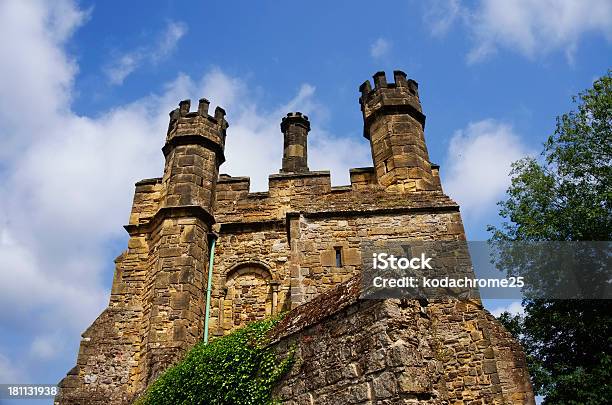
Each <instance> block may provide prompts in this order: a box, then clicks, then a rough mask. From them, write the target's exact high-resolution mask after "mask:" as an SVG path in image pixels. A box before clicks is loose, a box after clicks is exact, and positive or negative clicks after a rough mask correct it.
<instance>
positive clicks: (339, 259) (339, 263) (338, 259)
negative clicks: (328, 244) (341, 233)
mask: <svg viewBox="0 0 612 405" xmlns="http://www.w3.org/2000/svg"><path fill="white" fill-rule="evenodd" d="M334 250H335V251H336V267H342V248H341V247H335V248H334Z"/></svg>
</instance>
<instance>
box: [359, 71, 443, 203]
mask: <svg viewBox="0 0 612 405" xmlns="http://www.w3.org/2000/svg"><path fill="white" fill-rule="evenodd" d="M393 76H394V80H395V83H387V79H386V77H385V72H378V73H376V74H375V75H374V88H373V89H372V85H371V84H370V81H366V82H364V83H363V84H362V85H361V87H360V88H359V90H360V91H361V97H360V99H359V103H360V104H361V111H362V113H363V125H364V127H363V135H364V136H365V137H366V138H367V139H368V140H369V141H370V146H371V148H372V159H373V161H374V168H375V172H376V177H377V179H378V182H379V184H380V185H382V186H383V187H385V188H386V189H389V190H396V191H400V192H404V191H424V190H436V189H437V188H438V186H437V183H438V181H437V180H436V179H435V178H434V173H433V172H432V165H431V162H430V161H429V155H428V153H427V145H425V135H424V130H425V115H424V114H423V112H422V110H421V102H420V100H419V93H418V89H419V86H418V84H417V82H415V81H414V80H407V79H406V74H405V73H404V72H401V71H399V70H396V71H394V72H393Z"/></svg>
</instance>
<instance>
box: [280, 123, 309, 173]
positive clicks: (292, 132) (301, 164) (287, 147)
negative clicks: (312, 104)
mask: <svg viewBox="0 0 612 405" xmlns="http://www.w3.org/2000/svg"><path fill="white" fill-rule="evenodd" d="M280 127H281V132H282V133H283V138H284V140H283V167H282V169H281V170H280V172H281V173H300V172H307V171H308V139H307V138H308V132H309V131H310V121H308V116H306V115H304V114H302V113H301V112H290V113H288V114H287V116H286V117H283V119H282V121H281V124H280Z"/></svg>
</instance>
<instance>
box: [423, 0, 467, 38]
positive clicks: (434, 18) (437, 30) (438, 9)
mask: <svg viewBox="0 0 612 405" xmlns="http://www.w3.org/2000/svg"><path fill="white" fill-rule="evenodd" d="M463 10H464V9H463V7H462V5H461V0H434V1H431V2H428V3H427V7H426V10H425V14H424V16H423V18H424V20H425V23H426V24H427V25H428V26H429V29H430V31H431V33H432V35H434V36H443V35H446V33H447V32H448V31H449V30H450V28H451V27H452V26H453V24H455V22H456V21H457V19H459V18H460V17H461V16H462V14H463Z"/></svg>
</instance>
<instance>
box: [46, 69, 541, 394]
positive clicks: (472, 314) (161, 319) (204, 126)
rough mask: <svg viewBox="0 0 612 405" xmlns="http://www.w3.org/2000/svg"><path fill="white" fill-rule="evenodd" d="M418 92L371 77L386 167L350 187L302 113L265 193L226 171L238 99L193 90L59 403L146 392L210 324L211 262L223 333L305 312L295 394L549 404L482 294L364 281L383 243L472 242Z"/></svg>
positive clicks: (286, 335)
mask: <svg viewBox="0 0 612 405" xmlns="http://www.w3.org/2000/svg"><path fill="white" fill-rule="evenodd" d="M417 90H418V86H417V83H416V82H415V81H413V80H408V79H407V78H406V75H405V74H404V73H403V72H400V71H395V72H394V83H387V81H386V79H385V74H384V73H383V72H379V73H376V74H375V75H374V87H372V85H371V83H370V82H369V81H367V82H365V83H364V84H363V85H361V87H360V92H361V97H360V99H359V101H360V104H361V110H362V112H363V119H364V135H365V137H366V138H367V139H368V140H369V142H370V145H371V150H372V163H373V166H372V167H362V168H353V169H350V184H348V185H344V186H332V184H331V175H330V172H329V171H316V170H310V169H309V167H308V161H307V158H308V154H307V140H308V132H309V130H310V121H309V119H308V117H306V116H305V115H304V114H301V113H297V112H292V113H289V114H287V116H285V117H283V118H282V121H281V124H280V132H281V133H282V135H283V137H284V151H283V156H282V168H281V170H280V172H279V173H274V174H271V175H270V176H269V178H268V179H269V180H268V190H267V191H263V192H251V190H250V179H249V177H246V176H230V175H228V174H219V166H220V165H221V163H223V161H224V160H225V158H224V145H225V136H226V129H227V127H228V124H227V121H226V120H225V113H224V111H223V110H222V109H221V108H217V109H216V110H215V112H214V115H212V116H211V115H209V114H208V107H209V103H208V101H207V100H205V99H202V100H200V102H199V104H198V109H197V111H194V112H191V111H190V103H189V101H182V102H180V104H179V108H178V109H176V110H174V111H172V112H171V113H170V125H169V127H168V133H167V137H166V142H165V145H164V147H163V154H164V157H165V167H164V173H163V177H160V178H154V179H146V180H141V181H139V182H138V183H136V190H135V194H134V202H133V206H132V212H131V214H130V220H129V224H128V225H126V226H125V228H126V230H127V231H128V233H129V236H130V238H129V241H128V247H127V250H126V251H125V252H123V253H122V254H121V255H120V256H119V257H117V259H116V260H115V263H116V270H115V277H114V280H113V287H112V291H111V297H110V303H109V306H108V308H106V309H105V310H104V311H103V312H102V314H101V315H100V316H99V317H98V318H97V319H96V320H95V321H94V323H93V324H92V325H91V326H90V327H89V328H88V329H87V330H86V331H85V332H84V333H83V335H82V337H83V339H82V340H81V345H80V350H79V355H78V358H77V364H76V366H75V367H74V368H73V369H72V370H70V371H69V372H68V375H67V376H66V378H64V379H63V380H62V382H61V383H60V395H59V396H58V397H57V399H56V402H57V403H59V404H62V405H68V404H69V405H77V404H78V405H82V404H95V405H102V404H104V405H107V404H111V405H124V404H129V403H131V402H133V400H134V398H135V397H137V396H138V395H139V394H140V393H141V392H142V391H143V390H144V389H145V388H146V387H147V386H148V385H149V384H150V383H151V381H153V379H154V378H155V377H156V376H158V375H159V374H160V373H161V372H162V371H163V370H165V369H166V368H168V367H169V366H170V365H172V364H173V363H175V362H177V361H178V360H179V359H180V358H181V356H182V355H184V353H185V352H186V351H187V350H188V349H189V348H190V347H192V346H193V345H194V344H195V343H196V342H198V341H199V340H200V339H201V338H202V335H203V332H204V330H203V328H204V322H205V320H204V317H205V313H206V309H205V306H206V303H205V301H206V300H205V297H206V294H207V291H206V288H207V282H208V280H207V278H208V274H209V271H210V273H211V274H212V278H211V280H210V281H211V285H212V288H211V291H210V294H211V300H210V308H209V319H208V325H209V326H208V333H209V335H210V336H212V338H213V339H214V338H215V337H219V336H223V335H225V334H228V333H231V332H232V331H233V330H235V329H236V328H238V327H240V326H243V325H245V324H247V323H249V322H252V321H255V320H259V319H264V318H265V317H268V316H274V315H276V314H278V313H280V312H283V311H288V313H287V315H286V316H285V317H284V318H283V320H282V321H281V322H280V323H279V324H278V325H277V326H276V327H275V330H274V331H273V333H272V334H271V339H272V341H271V345H272V346H273V347H274V348H275V350H278V351H279V352H281V353H282V352H286V351H287V350H290V348H291V347H296V355H297V356H298V357H299V358H298V359H297V361H296V365H299V367H298V366H296V369H295V370H293V371H292V372H291V373H289V375H288V376H287V377H286V378H285V379H283V380H282V381H280V382H279V384H278V385H277V386H276V387H275V394H276V395H277V397H278V398H279V399H281V400H285V401H287V402H288V403H292V404H295V403H300V404H301V403H307V404H323V405H332V404H333V405H335V404H344V403H359V404H376V403H407V402H410V403H418V404H421V405H423V404H431V405H434V404H443V403H452V404H467V403H469V404H500V405H501V404H510V403H512V404H524V403H526V404H533V403H534V401H533V393H532V390H531V386H530V383H529V378H528V375H527V372H526V370H527V368H526V364H525V356H524V354H523V352H522V350H521V348H520V346H519V345H518V343H517V342H516V341H515V340H514V339H513V338H512V336H511V335H510V334H509V333H508V332H506V331H505V330H504V328H503V327H502V326H501V324H500V323H499V322H498V321H497V320H496V319H495V318H494V317H493V316H491V315H490V314H489V313H488V312H487V311H486V310H485V309H484V308H483V307H482V304H481V303H480V301H479V300H478V299H470V300H456V299H454V300H453V299H445V300H442V301H440V302H434V301H433V300H431V301H427V300H415V299H412V300H409V299H405V300H399V299H379V300H365V299H363V297H362V296H361V295H360V288H361V283H360V282H359V280H360V278H361V274H362V271H363V268H364V261H363V260H365V259H364V258H365V257H370V256H368V254H367V253H366V248H365V246H368V245H370V246H371V245H372V244H375V245H377V246H381V244H384V243H387V242H398V241H400V242H401V241H405V240H407V239H408V240H411V241H417V242H418V241H445V242H447V241H451V242H456V241H465V232H464V229H463V223H462V220H461V214H460V212H459V206H458V205H457V203H456V202H455V201H453V200H452V199H451V198H450V197H449V196H447V195H445V194H444V192H443V190H442V187H441V185H440V178H439V166H438V165H436V164H434V163H432V162H430V160H429V156H428V153H427V147H426V145H425V137H424V125H425V115H424V114H423V112H422V109H421V104H420V101H419V96H418V91H417ZM279 142H280V140H279ZM279 158H280V156H279ZM213 231H214V233H213ZM213 237H214V238H215V239H216V242H215V244H214V245H212V244H211V243H210V241H211V238H213ZM213 247H214V249H215V250H214V254H212V251H211V250H212V249H213ZM213 256H214V259H213V260H212V267H211V268H209V267H208V266H209V265H208V263H209V260H210V259H211V257H213ZM467 261H468V262H469V259H467ZM468 264H469V263H468ZM468 268H469V266H468ZM468 271H471V270H468Z"/></svg>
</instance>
